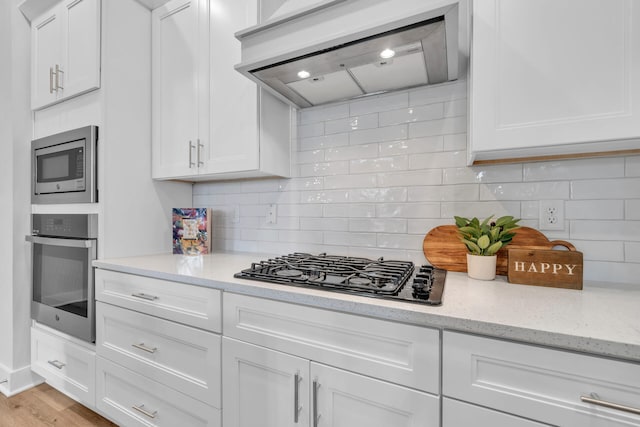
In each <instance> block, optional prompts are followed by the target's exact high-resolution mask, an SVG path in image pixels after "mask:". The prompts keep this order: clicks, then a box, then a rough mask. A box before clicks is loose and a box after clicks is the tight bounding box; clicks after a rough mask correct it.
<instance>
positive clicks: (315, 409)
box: [313, 380, 321, 427]
mask: <svg viewBox="0 0 640 427" xmlns="http://www.w3.org/2000/svg"><path fill="white" fill-rule="evenodd" d="M319 389H320V383H319V382H318V380H313V427H318V422H319V421H320V417H321V415H320V414H319V413H318V390H319Z"/></svg>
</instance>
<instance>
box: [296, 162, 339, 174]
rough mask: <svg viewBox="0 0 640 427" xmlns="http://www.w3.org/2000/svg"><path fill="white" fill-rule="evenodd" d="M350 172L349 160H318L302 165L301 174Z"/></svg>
mask: <svg viewBox="0 0 640 427" xmlns="http://www.w3.org/2000/svg"><path fill="white" fill-rule="evenodd" d="M347 173H349V162H348V161H346V160H344V161H335V162H318V163H309V164H304V165H300V176H301V177H310V176H325V175H344V174H347Z"/></svg>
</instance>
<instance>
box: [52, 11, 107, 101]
mask: <svg viewBox="0 0 640 427" xmlns="http://www.w3.org/2000/svg"><path fill="white" fill-rule="evenodd" d="M63 8H64V9H63V11H62V13H63V14H64V16H65V28H64V31H63V32H62V34H63V37H62V38H63V40H62V49H63V58H64V59H65V60H64V66H63V68H62V69H61V72H60V75H59V76H58V81H59V86H60V89H59V90H58V98H59V99H61V98H68V97H71V96H74V95H78V94H81V93H83V92H87V91H90V90H92V89H96V88H98V87H100V0H67V1H65V2H64V3H63Z"/></svg>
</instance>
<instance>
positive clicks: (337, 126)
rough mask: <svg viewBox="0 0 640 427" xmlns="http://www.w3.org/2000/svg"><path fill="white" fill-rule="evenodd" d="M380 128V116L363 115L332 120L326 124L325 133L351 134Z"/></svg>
mask: <svg viewBox="0 0 640 427" xmlns="http://www.w3.org/2000/svg"><path fill="white" fill-rule="evenodd" d="M377 127H378V114H377V113H376V114H363V115H361V116H354V117H345V118H342V119H338V120H331V121H328V122H326V123H325V133H326V134H327V135H329V134H332V133H342V132H351V131H355V130H362V129H372V128H377Z"/></svg>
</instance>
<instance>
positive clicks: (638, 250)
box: [595, 242, 640, 263]
mask: <svg viewBox="0 0 640 427" xmlns="http://www.w3.org/2000/svg"><path fill="white" fill-rule="evenodd" d="M624 258H625V259H624V260H625V261H627V262H637V263H640V242H625V243H624ZM595 259H600V258H595ZM605 261H606V260H605Z"/></svg>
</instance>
